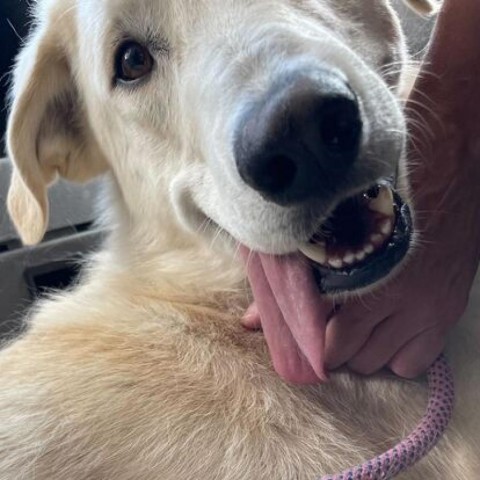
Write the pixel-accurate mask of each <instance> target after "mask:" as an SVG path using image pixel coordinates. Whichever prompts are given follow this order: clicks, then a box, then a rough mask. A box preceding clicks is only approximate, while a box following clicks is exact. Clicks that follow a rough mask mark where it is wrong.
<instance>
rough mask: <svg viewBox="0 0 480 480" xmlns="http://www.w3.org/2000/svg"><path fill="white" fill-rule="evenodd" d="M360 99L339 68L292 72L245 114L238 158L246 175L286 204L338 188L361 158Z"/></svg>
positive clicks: (237, 142) (261, 190)
mask: <svg viewBox="0 0 480 480" xmlns="http://www.w3.org/2000/svg"><path fill="white" fill-rule="evenodd" d="M361 136H362V121H361V115H360V109H359V105H358V100H357V98H356V96H355V94H354V93H353V91H352V90H351V88H350V87H349V85H348V84H347V82H346V81H345V80H344V79H343V78H342V77H341V76H340V74H337V73H335V72H333V71H330V70H326V69H318V70H314V71H311V72H308V73H301V74H293V75H292V74H291V75H289V76H287V77H286V78H284V79H282V81H281V82H279V83H278V84H277V85H275V86H274V87H273V88H272V89H271V90H270V91H269V92H268V93H267V94H266V95H265V97H264V98H263V99H261V100H260V101H259V102H257V103H256V104H255V105H253V107H252V108H250V109H249V110H248V111H247V112H246V113H245V114H244V115H243V117H242V118H241V120H240V124H239V128H238V130H237V132H236V136H235V159H236V162H237V168H238V171H239V173H240V176H241V177H242V179H243V180H244V181H245V182H246V183H247V184H248V185H249V186H250V187H252V188H253V189H255V190H256V191H258V192H259V193H260V194H261V195H262V196H263V197H265V198H266V199H268V200H270V201H273V202H275V203H278V204H280V205H290V204H294V203H297V202H302V201H305V200H308V199H311V198H313V197H316V196H322V195H324V194H327V193H328V192H329V191H332V190H334V189H335V186H336V185H338V184H339V182H340V181H341V179H342V177H345V175H346V174H347V173H348V170H349V169H351V168H352V164H353V163H354V162H355V160H356V159H357V157H358V154H359V146H360V140H361Z"/></svg>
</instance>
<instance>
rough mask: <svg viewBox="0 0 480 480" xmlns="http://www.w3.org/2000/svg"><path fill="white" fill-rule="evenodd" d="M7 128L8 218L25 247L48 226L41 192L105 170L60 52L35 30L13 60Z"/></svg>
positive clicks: (55, 41) (44, 31)
mask: <svg viewBox="0 0 480 480" xmlns="http://www.w3.org/2000/svg"><path fill="white" fill-rule="evenodd" d="M12 99H13V102H12V109H11V114H10V118H9V123H8V130H7V148H8V154H9V156H10V158H11V160H12V161H13V164H14V168H13V173H12V180H11V185H10V190H9V193H8V209H9V213H10V216H11V217H12V220H13V222H14V224H15V226H16V228H17V230H18V232H19V234H20V237H21V238H22V240H23V242H24V243H25V244H35V243H38V242H39V241H40V240H41V239H42V237H43V235H44V234H45V231H46V228H47V224H48V197H47V188H48V186H49V185H50V184H52V183H54V182H55V180H56V179H57V178H58V177H59V176H60V177H64V178H66V179H69V180H74V181H80V182H83V181H87V180H89V179H91V178H92V177H94V176H96V175H98V174H100V173H102V172H104V171H105V170H106V168H107V167H106V161H105V159H104V157H103V155H102V153H101V152H100V149H99V147H98V145H97V143H96V141H95V139H94V137H93V134H92V132H91V129H90V127H89V125H88V120H87V116H86V114H85V112H84V108H83V105H82V102H81V100H80V97H79V94H78V90H77V88H76V87H75V79H74V78H73V75H72V69H71V65H70V62H69V60H68V55H67V53H66V49H64V48H62V45H61V42H59V41H58V38H56V36H54V34H53V32H52V33H50V32H49V29H48V28H43V29H42V28H40V29H39V30H37V32H36V33H35V35H34V36H33V37H32V38H31V39H30V41H29V42H28V44H27V46H26V48H25V49H24V50H23V51H22V53H21V54H20V56H19V58H18V62H17V66H16V69H15V73H14V81H13V90H12Z"/></svg>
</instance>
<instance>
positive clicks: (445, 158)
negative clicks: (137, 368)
mask: <svg viewBox="0 0 480 480" xmlns="http://www.w3.org/2000/svg"><path fill="white" fill-rule="evenodd" d="M478 21H480V5H479V4H477V3H476V2H470V1H469V0H458V1H455V2H453V0H446V3H445V6H444V9H443V12H442V14H441V17H440V19H439V22H438V27H437V33H436V40H435V42H434V43H433V46H432V49H431V51H430V54H429V57H428V61H427V62H426V65H427V69H428V72H426V73H425V72H424V74H423V76H421V77H420V81H419V82H418V83H417V86H416V88H415V90H414V92H413V94H412V98H411V99H410V104H409V110H410V116H411V117H413V118H414V120H416V121H415V122H414V123H413V122H412V127H413V128H412V134H411V139H412V144H411V145H410V155H409V159H410V162H411V161H412V158H415V159H417V162H418V165H416V166H415V168H414V169H413V171H412V173H411V175H410V178H409V180H410V182H411V184H412V191H413V194H414V195H413V200H414V201H413V203H414V210H415V213H416V222H415V223H416V229H417V231H418V232H419V234H420V235H419V242H418V243H419V244H418V245H417V247H416V248H415V249H414V252H413V254H412V255H411V257H410V259H409V261H408V263H407V264H406V266H405V268H404V269H403V271H402V272H401V273H400V274H399V275H398V276H396V277H394V278H393V279H392V280H391V281H389V282H388V283H387V284H386V285H384V286H383V287H381V289H379V290H376V291H375V292H373V293H371V294H369V295H366V296H364V297H362V298H361V299H357V300H350V301H348V302H346V303H345V304H344V305H342V306H341V308H340V310H337V311H336V312H335V313H332V315H331V317H330V320H329V322H328V325H327V332H326V363H327V366H328V367H330V368H332V369H334V368H337V367H339V366H341V365H344V364H347V365H348V366H349V367H350V368H351V369H352V370H354V371H357V372H359V373H363V374H371V373H374V372H376V371H378V370H379V369H381V368H383V367H385V366H389V367H390V368H391V369H392V370H393V371H394V372H395V373H396V374H398V375H400V376H403V377H408V378H412V377H416V376H418V375H420V374H421V373H423V372H424V371H425V370H426V369H427V368H428V367H429V366H430V365H431V364H432V363H433V362H434V361H435V359H436V358H437V357H438V355H439V353H440V352H441V351H442V350H443V347H444V344H445V340H446V336H447V333H448V331H449V330H450V329H451V328H452V327H453V326H454V325H455V323H456V322H457V321H458V320H459V319H460V317H461V315H462V313H463V311H464V310H465V307H466V305H467V301H468V296H469V291H470V288H471V285H472V282H473V278H474V275H475V272H476V270H477V266H478V263H479V259H480V196H479V195H478V193H477V185H478V184H480V158H479V157H480V145H479V142H478V141H477V138H478V134H479V132H480V112H479V111H478V105H479V104H480V93H479V91H478V83H479V82H480V51H479V50H478V48H477V41H476V38H477V25H478ZM459 32H461V33H462V37H463V38H462V42H459V41H458V34H459ZM419 117H420V118H421V122H418V118H419ZM426 128H428V130H429V134H430V138H426V136H425V129H426ZM323 302H324V305H323V308H322V310H323V312H324V313H323V314H324V315H325V312H328V311H330V309H329V307H330V306H331V303H330V300H328V299H324V300H323ZM324 320H325V321H326V320H327V318H324ZM244 325H245V326H247V327H248V328H259V327H260V326H261V321H260V318H259V314H258V310H257V308H256V306H255V305H253V306H252V307H251V308H250V309H249V311H248V312H247V315H246V316H245V318H244Z"/></svg>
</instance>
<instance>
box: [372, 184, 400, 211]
mask: <svg viewBox="0 0 480 480" xmlns="http://www.w3.org/2000/svg"><path fill="white" fill-rule="evenodd" d="M393 204H394V199H393V192H392V191H391V190H390V189H389V188H388V187H385V186H380V188H379V193H378V196H377V198H374V199H371V200H369V202H368V208H369V209H370V210H372V211H373V212H377V213H381V214H382V215H385V216H387V217H392V216H393V215H394V213H395V212H394V207H393Z"/></svg>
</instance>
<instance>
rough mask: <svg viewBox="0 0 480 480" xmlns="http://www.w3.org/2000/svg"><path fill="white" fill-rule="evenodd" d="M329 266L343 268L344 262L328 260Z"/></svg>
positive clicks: (333, 259)
mask: <svg viewBox="0 0 480 480" xmlns="http://www.w3.org/2000/svg"><path fill="white" fill-rule="evenodd" d="M328 264H329V265H330V266H331V267H333V268H342V267H343V261H342V260H341V259H340V258H331V259H330V260H328Z"/></svg>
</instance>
